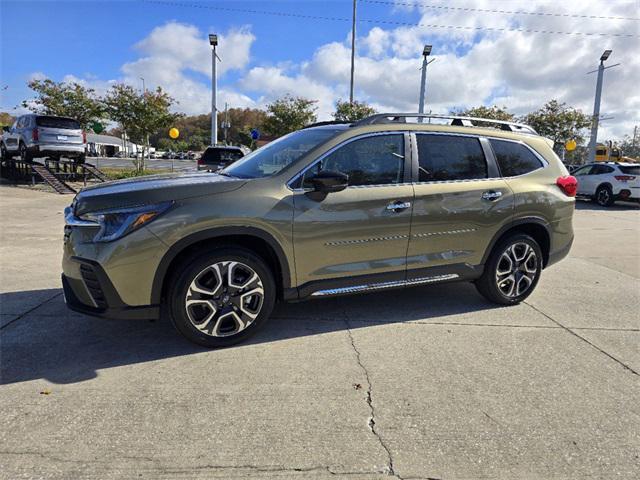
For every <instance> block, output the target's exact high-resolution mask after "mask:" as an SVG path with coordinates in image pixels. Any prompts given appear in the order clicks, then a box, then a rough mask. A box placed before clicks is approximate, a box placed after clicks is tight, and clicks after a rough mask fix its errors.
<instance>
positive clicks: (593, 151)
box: [588, 50, 620, 163]
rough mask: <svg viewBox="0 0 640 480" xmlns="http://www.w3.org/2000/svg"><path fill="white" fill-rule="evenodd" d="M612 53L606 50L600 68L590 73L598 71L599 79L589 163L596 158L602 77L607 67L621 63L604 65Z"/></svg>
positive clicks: (592, 123)
mask: <svg viewBox="0 0 640 480" xmlns="http://www.w3.org/2000/svg"><path fill="white" fill-rule="evenodd" d="M609 55H611V50H605V51H604V53H603V54H602V55H601V56H600V65H598V70H593V71H591V72H589V73H593V72H596V71H597V72H598V79H597V80H596V99H595V102H594V104H593V117H592V120H591V138H590V139H589V158H588V161H589V163H591V162H594V161H595V159H596V144H597V142H598V123H599V122H600V98H601V97H602V79H603V78H602V77H603V76H604V71H605V70H606V69H607V68H612V67H617V66H618V65H620V64H619V63H616V64H615V65H611V66H609V67H605V66H604V62H605V61H606V60H607V59H608V58H609Z"/></svg>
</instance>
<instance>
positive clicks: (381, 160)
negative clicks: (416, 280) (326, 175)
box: [293, 133, 413, 294]
mask: <svg viewBox="0 0 640 480" xmlns="http://www.w3.org/2000/svg"><path fill="white" fill-rule="evenodd" d="M408 140H409V138H408V135H407V134H403V133H381V134H373V135H365V136H362V137H357V138H355V139H352V140H350V141H347V142H346V143H344V144H342V145H339V146H338V147H337V148H335V149H333V150H331V151H330V152H328V153H327V154H326V155H324V156H323V157H322V158H320V159H319V160H318V161H317V162H315V163H314V164H312V165H311V167H309V168H308V169H307V170H306V172H305V173H304V176H303V177H302V179H301V180H300V183H299V185H298V187H299V188H296V189H295V194H294V205H295V214H294V222H293V236H294V247H295V261H296V272H297V282H298V285H302V286H304V285H305V284H306V285H307V287H309V288H310V289H311V290H313V289H316V290H317V289H319V288H320V287H319V286H318V285H319V284H317V283H315V282H320V281H325V282H321V285H324V286H325V287H326V286H332V285H335V286H340V285H348V284H351V285H353V286H358V285H360V284H359V283H358V282H361V283H362V282H368V283H379V282H382V281H396V280H397V281H403V280H404V278H405V266H406V254H407V246H408V242H409V228H410V224H411V210H412V202H413V187H412V186H411V184H410V183H408V182H407V183H405V181H406V180H408V179H409V175H410V172H409V171H408V170H409V169H408V168H406V165H408V161H407V160H405V153H406V152H408V148H407V145H408ZM321 170H326V171H338V172H342V173H345V174H347V175H348V176H349V186H348V187H347V188H346V189H344V190H342V191H340V192H334V193H329V194H326V195H323V194H319V192H314V191H313V185H312V183H311V181H310V178H311V177H312V176H313V175H315V174H317V173H318V172H319V171H321ZM363 276H364V277H363ZM354 277H361V278H354ZM331 280H333V282H331ZM310 282H314V283H313V284H311V286H310V285H309V283H310ZM316 287H317V288H316ZM301 293H303V294H304V293H306V294H310V293H313V291H308V292H301Z"/></svg>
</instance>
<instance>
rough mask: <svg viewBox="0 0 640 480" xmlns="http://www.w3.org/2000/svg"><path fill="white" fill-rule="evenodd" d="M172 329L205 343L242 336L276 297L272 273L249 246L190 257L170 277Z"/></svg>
mask: <svg viewBox="0 0 640 480" xmlns="http://www.w3.org/2000/svg"><path fill="white" fill-rule="evenodd" d="M168 295H169V302H170V313H171V319H172V321H173V324H174V326H175V327H176V329H177V330H178V331H179V332H180V333H181V334H182V335H184V336H185V337H186V338H187V339H189V340H191V341H192V342H195V343H197V344H200V345H204V346H206V347H227V346H230V345H233V344H235V343H238V342H241V341H243V340H246V339H247V338H249V337H250V336H252V335H253V334H255V333H256V332H257V331H258V329H259V328H260V327H261V326H262V325H263V324H264V323H265V322H266V321H267V319H268V318H269V315H270V314H271V311H272V310H273V306H274V304H275V299H276V286H275V281H274V279H273V275H272V273H271V271H270V270H269V267H268V266H267V265H266V263H265V262H264V261H263V260H262V259H261V258H260V257H258V256H256V255H255V254H253V253H252V252H251V251H249V250H245V249H240V248H221V249H218V250H215V251H213V252H207V253H201V254H199V255H194V256H192V257H190V258H189V259H188V260H187V261H186V262H185V264H184V266H183V267H182V268H181V269H180V270H179V271H178V272H176V274H175V275H174V277H173V279H172V280H171V288H170V289H169V292H168Z"/></svg>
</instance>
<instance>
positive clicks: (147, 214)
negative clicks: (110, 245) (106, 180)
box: [78, 202, 173, 242]
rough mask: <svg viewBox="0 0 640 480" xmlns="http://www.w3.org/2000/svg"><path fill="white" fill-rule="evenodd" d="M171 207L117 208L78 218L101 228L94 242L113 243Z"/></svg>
mask: <svg viewBox="0 0 640 480" xmlns="http://www.w3.org/2000/svg"><path fill="white" fill-rule="evenodd" d="M171 205H173V202H163V203H157V204H154V205H144V206H141V207H133V208H115V209H112V210H103V211H100V212H90V213H85V214H82V215H78V218H79V219H80V220H83V221H85V222H91V223H93V224H95V225H96V226H99V227H100V231H99V232H98V233H97V234H96V236H95V237H94V238H93V241H94V242H111V241H113V240H116V239H118V238H121V237H124V236H125V235H127V234H129V233H131V232H133V231H134V230H136V229H138V228H140V227H142V226H143V225H146V224H148V223H149V222H151V221H152V220H153V219H154V218H156V217H157V216H158V215H160V214H162V213H164V212H166V211H167V210H168V209H169V207H171Z"/></svg>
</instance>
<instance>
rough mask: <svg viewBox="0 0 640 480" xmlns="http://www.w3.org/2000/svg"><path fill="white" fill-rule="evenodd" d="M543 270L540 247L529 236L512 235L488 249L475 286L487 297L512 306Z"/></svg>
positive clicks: (527, 292)
mask: <svg viewBox="0 0 640 480" xmlns="http://www.w3.org/2000/svg"><path fill="white" fill-rule="evenodd" d="M541 272H542V250H541V249H540V246H539V245H538V242H536V241H535V240H534V239H533V238H532V237H530V236H529V235H525V234H515V235H512V236H510V237H508V238H505V239H504V240H501V241H500V242H499V243H498V244H497V245H496V246H495V248H494V249H493V251H492V252H491V256H490V257H489V261H488V262H487V264H486V265H485V270H484V272H483V273H482V276H481V277H480V278H479V279H478V280H477V281H476V288H477V289H478V291H479V292H480V293H481V294H482V295H483V296H484V297H485V298H487V300H490V301H492V302H495V303H499V304H502V305H515V304H517V303H520V302H522V301H523V300H524V299H525V298H527V297H528V296H529V295H530V294H531V292H533V289H534V288H535V287H536V285H537V284H538V280H539V279H540V273H541Z"/></svg>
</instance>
